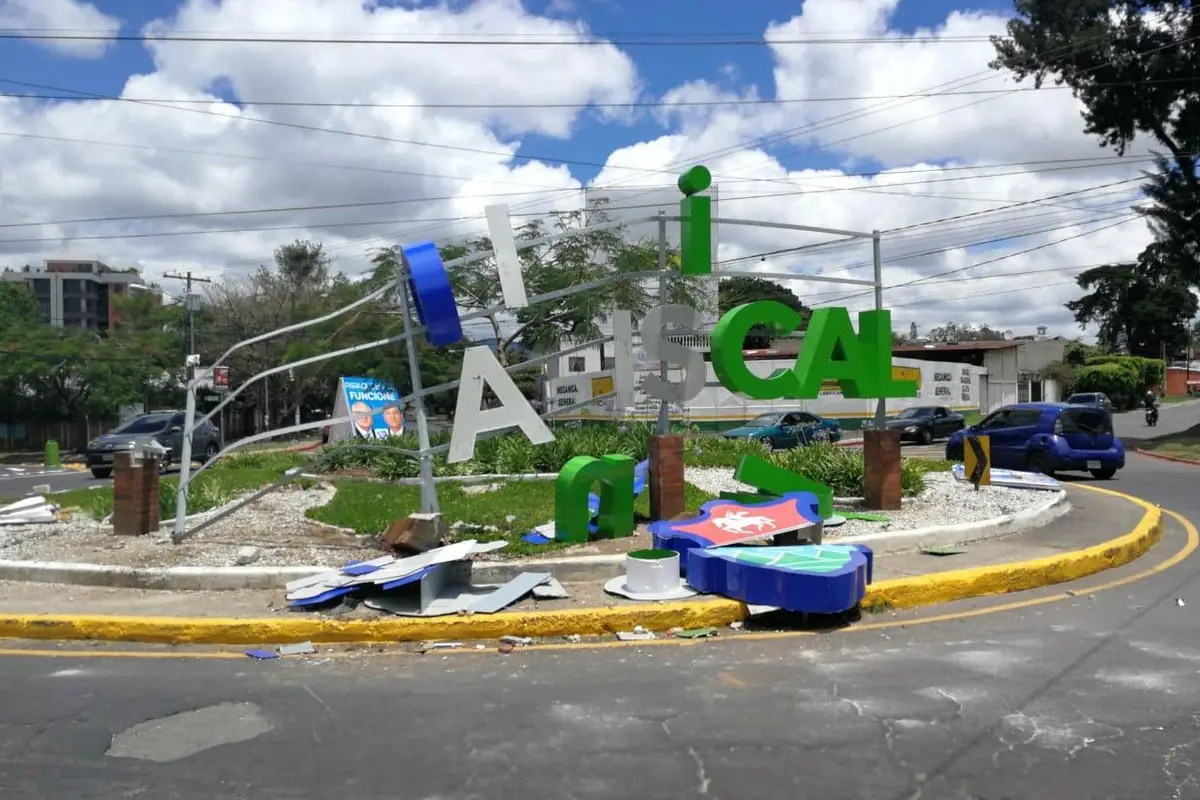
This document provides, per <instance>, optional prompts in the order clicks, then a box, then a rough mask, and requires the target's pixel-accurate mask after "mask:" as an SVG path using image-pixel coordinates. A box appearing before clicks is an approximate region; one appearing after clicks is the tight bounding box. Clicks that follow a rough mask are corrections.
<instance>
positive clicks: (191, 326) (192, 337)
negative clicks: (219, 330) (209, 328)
mask: <svg viewBox="0 0 1200 800" xmlns="http://www.w3.org/2000/svg"><path fill="white" fill-rule="evenodd" d="M163 277H164V278H171V279H172V280H177V281H184V285H185V286H186V287H187V288H186V290H185V291H186V292H187V295H186V303H185V305H186V307H187V326H188V355H193V354H194V353H195V352H196V304H197V302H196V298H197V295H194V294H192V284H193V283H212V280H211V279H209V278H196V277H193V276H192V271H191V270H188V271H187V273H186V274H184V275H178V274H176V273H173V272H168V273H167V274H165V275H163ZM195 374H196V368H195V367H194V366H192V367H189V368H188V380H191V379H192V378H193V377H194V376H195Z"/></svg>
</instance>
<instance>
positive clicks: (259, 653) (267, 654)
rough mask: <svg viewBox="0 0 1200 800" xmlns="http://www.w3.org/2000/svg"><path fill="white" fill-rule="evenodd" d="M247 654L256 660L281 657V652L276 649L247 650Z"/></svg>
mask: <svg viewBox="0 0 1200 800" xmlns="http://www.w3.org/2000/svg"><path fill="white" fill-rule="evenodd" d="M246 655H248V656H250V657H251V658H253V659H254V660H255V661H270V660H271V659H272V658H279V653H276V652H275V651H274V650H247V651H246Z"/></svg>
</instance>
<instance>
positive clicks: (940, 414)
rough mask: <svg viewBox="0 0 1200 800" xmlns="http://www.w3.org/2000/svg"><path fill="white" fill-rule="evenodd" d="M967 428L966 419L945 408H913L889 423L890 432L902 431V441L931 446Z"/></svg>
mask: <svg viewBox="0 0 1200 800" xmlns="http://www.w3.org/2000/svg"><path fill="white" fill-rule="evenodd" d="M966 426H967V421H966V419H964V418H963V415H962V414H958V413H956V412H954V411H951V410H950V409H948V408H946V407H945V406H913V407H912V408H906V409H904V410H903V411H901V412H900V413H899V414H897V415H896V416H894V417H892V418H891V419H889V420H888V421H887V427H888V430H891V431H897V430H898V431H900V441H902V442H919V443H920V444H929V443H930V442H932V441H933V440H934V439H944V438H946V437H947V436H950V435H952V434H953V433H954V432H955V431H959V430H962V429H963V428H965V427H966Z"/></svg>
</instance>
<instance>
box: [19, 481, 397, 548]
mask: <svg viewBox="0 0 1200 800" xmlns="http://www.w3.org/2000/svg"><path fill="white" fill-rule="evenodd" d="M334 494H335V489H334V488H333V487H320V488H316V489H300V488H298V487H293V488H282V489H279V490H278V491H275V492H271V493H270V494H268V495H266V496H265V497H262V498H259V499H258V500H257V501H255V502H253V503H251V504H249V505H247V506H244V507H243V508H240V509H238V510H237V511H236V512H234V513H233V514H230V515H229V516H228V517H226V518H224V519H222V520H221V521H220V522H217V523H215V524H213V525H212V526H210V527H208V528H205V529H204V530H203V531H200V532H199V533H197V534H195V535H193V536H191V537H189V538H187V539H185V540H184V541H183V542H182V543H181V544H172V543H171V521H170V520H164V521H163V522H162V525H161V527H160V529H159V530H158V532H156V533H151V534H149V535H147V536H118V535H116V534H114V533H113V529H112V525H111V524H102V523H100V522H97V521H95V520H93V519H90V518H89V517H87V515H86V514H83V513H81V512H76V513H75V514H74V515H73V516H72V518H71V519H70V520H67V521H64V522H53V523H46V524H41V525H21V526H12V527H5V528H0V559H11V560H32V561H67V562H85V563H98V564H115V565H118V566H128V567H176V566H201V567H228V566H234V565H235V564H236V563H237V555H238V550H240V549H242V548H244V547H248V546H252V547H255V548H257V549H258V553H257V558H256V559H255V560H254V561H253V565H254V566H266V567H272V566H274V567H292V566H295V567H306V566H330V567H332V566H340V565H342V564H345V563H346V562H347V561H351V560H354V559H358V558H364V557H365V558H374V557H377V556H378V555H379V554H380V553H379V550H378V549H375V548H372V547H365V546H364V545H363V540H362V539H361V538H360V537H358V536H356V535H354V534H350V533H344V532H340V531H337V530H331V529H330V528H327V527H324V526H321V525H317V524H316V523H314V522H312V521H311V520H309V519H307V518H306V517H305V516H304V512H305V511H307V510H308V509H310V508H313V507H316V506H321V505H325V504H326V503H328V502H329V501H330V500H332V499H333V496H334ZM215 513H217V510H214V511H212V512H209V513H208V514H203V515H198V516H197V517H196V518H195V520H192V521H190V523H189V524H190V525H194V524H195V521H198V520H199V519H203V518H205V517H209V516H211V515H213V514H215Z"/></svg>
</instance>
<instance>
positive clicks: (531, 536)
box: [521, 531, 554, 544]
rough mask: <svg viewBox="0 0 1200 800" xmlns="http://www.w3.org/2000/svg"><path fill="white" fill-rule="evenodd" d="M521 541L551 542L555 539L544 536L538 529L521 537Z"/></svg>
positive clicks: (532, 542)
mask: <svg viewBox="0 0 1200 800" xmlns="http://www.w3.org/2000/svg"><path fill="white" fill-rule="evenodd" d="M521 541H522V542H527V543H528V544H550V543H551V542H552V541H554V540H553V539H550V538H547V537H545V536H542V535H541V534H540V533H538V532H537V531H530V532H529V533H527V534H525V535H524V536H522V537H521Z"/></svg>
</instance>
